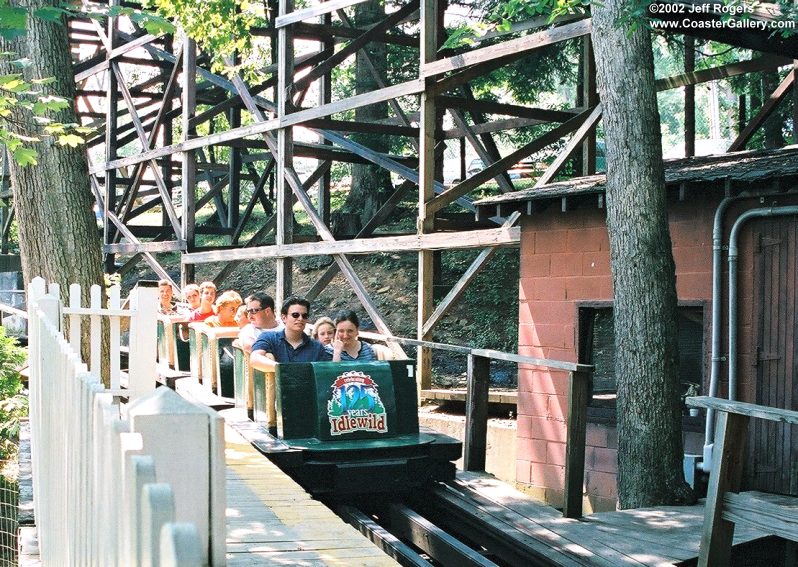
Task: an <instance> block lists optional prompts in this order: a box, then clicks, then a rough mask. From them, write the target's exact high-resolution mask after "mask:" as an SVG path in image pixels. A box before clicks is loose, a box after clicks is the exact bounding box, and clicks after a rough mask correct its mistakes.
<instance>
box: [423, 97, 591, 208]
mask: <svg viewBox="0 0 798 567" xmlns="http://www.w3.org/2000/svg"><path fill="white" fill-rule="evenodd" d="M590 112H591V111H590V110H586V111H585V112H583V113H582V114H579V115H578V116H575V117H574V118H571V119H570V120H569V121H568V122H565V123H564V124H560V125H559V126H557V127H556V128H554V129H553V130H549V131H548V132H546V133H545V134H543V135H542V136H541V137H540V138H537V139H535V140H533V141H531V142H529V143H528V144H524V145H523V146H522V147H520V148H519V149H517V150H515V151H514V152H512V153H510V154H508V155H506V156H505V157H503V158H502V159H500V160H499V161H497V162H495V163H492V164H491V165H489V166H487V167H486V168H485V169H483V170H482V171H480V172H479V173H476V174H475V175H473V176H471V177H469V178H468V179H466V180H465V181H462V182H461V183H458V184H457V185H455V186H454V187H451V188H450V189H448V190H447V191H444V192H443V193H442V194H440V195H438V196H437V197H435V198H434V199H432V200H430V201H429V202H428V203H427V204H426V207H427V210H429V211H432V212H435V211H439V210H441V209H442V208H444V207H445V206H447V205H449V204H450V203H452V202H453V201H455V200H456V199H458V198H460V197H462V196H463V195H466V194H467V193H469V192H471V191H473V190H474V189H476V188H477V187H479V186H480V185H482V184H483V183H485V182H486V181H488V180H489V179H491V178H493V176H495V175H496V173H498V172H500V171H507V170H508V169H509V168H511V167H512V166H513V165H515V164H516V163H517V162H518V161H520V160H521V159H523V158H526V157H529V156H530V155H532V154H533V153H535V152H537V151H540V150H541V149H543V148H545V147H546V146H548V145H549V144H553V143H554V142H556V141H557V140H559V139H560V138H562V137H563V136H565V135H566V134H568V133H569V132H572V131H573V130H575V129H577V128H578V127H579V125H581V124H582V123H583V122H584V121H585V118H587V117H588V116H589V115H590Z"/></svg>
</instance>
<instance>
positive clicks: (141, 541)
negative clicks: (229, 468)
mask: <svg viewBox="0 0 798 567" xmlns="http://www.w3.org/2000/svg"><path fill="white" fill-rule="evenodd" d="M48 292H49V293H48ZM91 296H92V305H91V306H90V307H82V306H81V305H80V299H79V298H80V289H79V288H76V287H74V286H73V287H72V288H71V289H70V298H71V301H70V307H68V308H64V307H63V305H62V304H61V302H60V299H59V289H58V286H56V285H51V286H50V288H49V290H48V289H46V286H45V282H44V280H42V279H40V278H37V279H36V280H34V281H33V282H31V285H30V288H29V300H28V315H29V325H30V327H29V360H30V422H31V449H32V452H31V453H32V454H31V458H32V468H33V490H34V513H35V521H36V527H37V530H38V537H39V549H40V554H41V559H42V563H43V564H49V565H120V566H121V565H188V564H192V565H195V564H196V565H199V564H210V565H223V564H224V562H225V551H226V549H225V523H224V521H225V520H224V518H225V490H224V487H225V478H224V447H223V445H224V440H223V438H224V436H223V430H222V424H221V420H220V419H219V418H218V417H217V416H215V414H212V413H211V412H210V411H208V410H207V409H206V408H203V407H200V406H195V405H193V404H190V403H189V402H187V401H185V400H183V399H182V398H180V396H178V395H177V394H175V393H174V392H173V391H171V390H169V389H167V388H159V389H157V390H155V342H154V341H155V311H156V306H157V288H152V287H150V288H139V289H136V290H134V292H133V293H132V294H131V299H130V308H129V309H121V308H120V306H119V290H118V289H116V290H114V291H112V292H111V294H110V297H111V299H110V306H109V307H108V308H102V307H101V306H100V299H101V298H100V288H99V287H96V288H93V289H92V293H91ZM65 317H66V318H68V319H69V323H70V340H69V341H67V339H66V338H65V337H64V336H63V335H62V333H61V328H62V324H63V318H65ZM84 317H87V318H88V319H89V328H90V329H91V341H90V342H91V345H92V348H91V355H90V367H87V365H86V364H84V363H83V362H82V361H81V359H80V355H79V352H80V351H79V349H78V348H76V347H79V345H80V340H81V338H80V337H81V333H80V329H81V325H82V319H83V318H84ZM123 317H126V318H129V319H130V361H131V362H130V366H129V380H128V382H129V384H130V386H131V389H129V390H122V389H120V388H119V386H118V385H117V384H118V382H120V379H121V368H120V365H119V353H120V346H121V345H120V333H119V324H120V319H121V318H123ZM104 318H105V319H107V320H108V321H109V322H108V327H109V328H110V333H111V348H110V353H111V355H110V357H111V360H110V363H109V366H110V368H111V382H112V384H113V387H111V388H106V387H104V386H103V384H102V382H101V379H100V376H101V367H102V366H103V364H102V363H103V355H102V351H101V350H100V349H99V347H97V346H95V345H99V344H100V333H101V332H102V327H103V319H104ZM126 398H129V399H130V401H129V403H127V404H123V399H126ZM162 528H163V529H162ZM162 550H163V555H161V552H162Z"/></svg>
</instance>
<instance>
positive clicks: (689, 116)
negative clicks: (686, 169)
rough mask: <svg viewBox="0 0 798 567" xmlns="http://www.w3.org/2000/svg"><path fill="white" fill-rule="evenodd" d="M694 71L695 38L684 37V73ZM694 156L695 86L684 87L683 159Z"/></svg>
mask: <svg viewBox="0 0 798 567" xmlns="http://www.w3.org/2000/svg"><path fill="white" fill-rule="evenodd" d="M693 71H695V38H694V37H692V36H689V35H686V36H684V72H685V73H692V72H693ZM694 155H695V85H692V84H691V85H686V86H685V87H684V157H692V156H694Z"/></svg>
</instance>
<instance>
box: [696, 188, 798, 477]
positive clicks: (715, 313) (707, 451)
mask: <svg viewBox="0 0 798 567" xmlns="http://www.w3.org/2000/svg"><path fill="white" fill-rule="evenodd" d="M795 193H796V191H787V192H780V193H767V194H762V195H751V194H749V193H743V194H740V195H737V196H734V197H726V198H724V199H723V200H722V201H721V202H720V204H719V205H718V208H717V209H716V210H715V218H714V223H713V227H712V324H711V327H712V330H711V332H712V360H711V362H712V364H711V368H710V378H709V392H708V394H709V395H710V396H713V397H716V396H717V393H718V384H719V383H720V364H721V362H723V361H724V360H726V357H724V356H723V355H722V353H721V330H720V327H721V286H722V275H723V272H722V267H721V266H722V262H723V215H724V214H725V213H726V210H727V209H728V207H729V205H731V203H733V202H734V201H737V200H741V199H746V198H752V197H757V196H758V197H770V196H776V195H778V196H784V195H794V194H795ZM792 208H795V207H767V208H758V209H751V210H750V211H746V212H745V213H743V214H742V215H740V216H739V217H737V220H736V221H735V224H734V225H733V228H732V234H730V235H729V240H730V245H729V252H730V253H729V266H730V268H729V345H730V346H729V356H728V358H729V398H730V399H734V398H733V396H734V394H733V392H734V390H732V387H734V388H735V389H736V387H737V383H736V381H737V376H736V372H737V370H736V362H734V363H733V362H732V360H733V358H734V357H733V356H732V353H734V356H736V346H735V347H734V348H732V346H731V345H732V344H735V345H736V341H737V332H736V318H737V304H736V301H734V298H736V293H737V286H736V281H735V280H736V265H737V243H736V236H737V234H739V231H740V227H741V226H742V223H744V222H745V221H746V220H748V219H750V218H753V217H756V216H773V215H775V214H779V213H777V212H775V211H780V210H783V209H792ZM756 211H759V212H762V211H773V213H772V214H770V215H764V214H756ZM752 213H753V214H752ZM784 214H794V213H784ZM741 221H742V222H741ZM735 229H736V231H735ZM732 235H734V239H735V240H734V266H735V274H734V278H733V277H732V269H731V240H732ZM732 315H733V318H734V322H732ZM732 329H735V330H734V331H732ZM732 369H733V370H734V379H733V380H732ZM714 438H715V412H714V411H713V410H707V418H706V424H705V428H704V451H703V459H702V462H701V470H703V471H704V472H709V471H710V469H711V468H712V448H713V445H714Z"/></svg>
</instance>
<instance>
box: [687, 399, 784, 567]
mask: <svg viewBox="0 0 798 567" xmlns="http://www.w3.org/2000/svg"><path fill="white" fill-rule="evenodd" d="M687 405H688V406H690V407H696V408H707V409H712V410H715V412H716V416H717V417H716V420H717V421H716V427H715V448H714V449H713V451H712V452H713V455H714V456H713V459H712V470H711V472H710V473H709V488H708V490H707V500H706V505H705V508H704V529H703V532H702V534H701V549H700V551H699V556H698V565H699V566H701V567H706V566H714V565H729V560H730V557H731V548H732V540H733V538H734V526H735V524H747V525H750V526H753V527H755V528H756V529H757V530H760V531H762V532H765V533H768V534H772V535H776V536H779V537H781V538H784V539H786V540H788V541H789V542H790V543H788V544H787V545H789V546H792V556H793V560H794V559H795V551H796V546H795V543H794V542H798V498H795V497H789V496H783V495H779V494H767V493H763V492H742V493H741V492H740V485H741V482H742V476H743V464H744V460H745V459H744V457H745V439H746V438H747V436H748V431H747V429H748V422H749V421H750V418H755V419H766V420H769V421H776V422H782V423H785V424H793V425H798V411H790V410H784V409H778V408H771V407H766V406H759V405H755V404H748V403H744V402H734V401H729V400H723V399H720V398H711V397H708V396H699V397H694V398H687Z"/></svg>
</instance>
